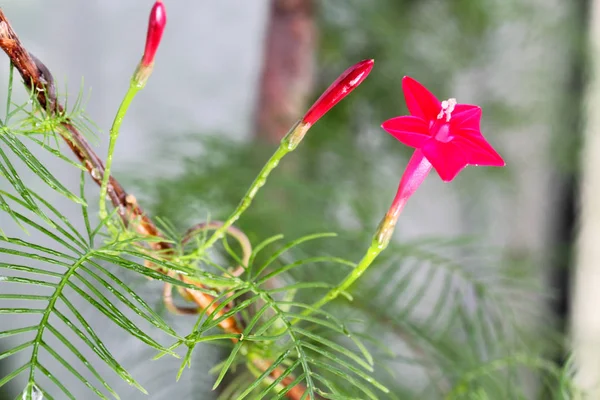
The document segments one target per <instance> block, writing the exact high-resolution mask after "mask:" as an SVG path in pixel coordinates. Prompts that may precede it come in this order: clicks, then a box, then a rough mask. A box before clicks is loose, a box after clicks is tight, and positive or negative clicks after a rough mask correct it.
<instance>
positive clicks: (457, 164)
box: [422, 139, 468, 182]
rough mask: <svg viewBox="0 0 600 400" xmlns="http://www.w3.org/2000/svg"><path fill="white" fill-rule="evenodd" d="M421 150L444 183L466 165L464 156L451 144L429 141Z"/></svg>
mask: <svg viewBox="0 0 600 400" xmlns="http://www.w3.org/2000/svg"><path fill="white" fill-rule="evenodd" d="M422 150H423V154H424V155H425V157H427V159H428V160H429V162H430V163H431V165H433V168H435V170H436V171H437V173H438V174H439V176H440V178H442V180H443V181H444V182H450V181H451V180H452V179H454V178H455V177H456V175H458V173H459V172H460V171H461V170H462V169H463V168H464V167H466V166H467V164H468V162H467V158H466V156H465V155H464V154H463V152H462V151H461V150H460V148H458V147H457V146H455V145H454V144H453V143H452V142H448V143H444V142H440V141H437V140H435V139H430V140H429V141H427V143H425V145H424V146H423V148H422Z"/></svg>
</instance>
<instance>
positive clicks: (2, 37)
mask: <svg viewBox="0 0 600 400" xmlns="http://www.w3.org/2000/svg"><path fill="white" fill-rule="evenodd" d="M0 48H2V50H3V51H4V52H5V53H6V54H7V55H8V57H9V58H10V60H11V62H12V64H13V65H14V67H15V68H16V69H17V71H19V74H20V75H21V77H22V78H23V82H24V84H25V86H26V87H27V88H28V89H29V90H30V91H32V92H33V93H36V98H37V101H38V102H39V104H40V105H41V106H42V108H43V109H44V110H46V112H47V113H48V114H63V113H64V112H65V110H64V107H63V106H62V105H61V104H60V103H59V101H58V98H57V95H56V88H55V85H54V79H53V77H52V74H51V73H50V71H49V70H48V68H47V67H46V66H45V65H44V64H43V63H42V62H41V61H40V60H38V59H37V58H36V57H35V56H34V55H33V54H31V53H29V52H28V51H27V50H26V49H25V48H24V47H23V45H22V44H21V42H20V40H19V38H18V36H17V34H16V33H15V31H14V30H13V29H12V27H11V25H10V23H9V21H8V19H7V18H6V16H5V14H4V12H3V11H2V8H0ZM61 128H62V129H60V130H59V134H60V135H61V137H62V138H63V139H64V141H65V142H66V143H67V145H68V146H69V148H70V149H71V150H72V151H73V153H74V154H75V156H76V157H77V158H78V159H79V161H80V162H81V163H82V164H83V165H84V166H85V168H86V169H87V171H88V172H89V174H90V176H91V178H92V180H93V181H94V182H96V183H97V184H98V185H101V184H102V177H103V175H104V163H103V162H102V160H101V159H100V158H99V157H98V155H97V154H96V153H95V152H94V151H93V150H92V148H91V147H90V145H89V143H88V142H87V140H86V139H85V138H84V137H83V135H82V134H81V133H80V132H79V130H78V129H77V128H76V127H75V125H74V124H73V123H72V122H71V121H69V120H68V119H66V120H65V121H64V122H62V123H61ZM108 196H109V198H110V201H111V203H112V205H113V206H114V207H115V208H116V209H117V213H118V215H119V217H120V218H121V220H122V221H123V223H124V224H125V226H129V227H132V228H133V229H135V231H136V232H138V233H139V234H141V235H142V236H146V237H151V238H163V235H162V234H161V233H160V231H159V230H158V228H157V227H156V225H155V224H154V222H152V220H151V219H150V218H149V217H148V216H147V215H146V214H145V213H144V211H143V210H142V208H141V207H140V206H139V205H138V203H137V201H136V200H135V197H134V196H133V195H130V194H128V193H127V192H126V191H125V189H124V188H123V186H121V184H120V183H119V182H118V181H117V180H116V179H115V178H113V177H112V176H111V177H110V178H109V182H108ZM149 246H150V248H151V249H152V250H154V251H156V252H157V253H158V254H159V255H160V256H162V257H168V256H169V254H171V253H172V250H173V246H172V245H171V243H169V242H168V241H166V240H165V241H160V240H159V241H151V242H150V243H149ZM161 272H162V273H165V274H169V272H167V271H161ZM171 274H172V273H171ZM178 278H179V279H180V280H181V281H183V282H185V283H190V284H193V285H196V286H198V287H202V286H201V285H200V284H199V283H197V282H195V281H193V280H191V279H190V278H187V277H185V276H183V275H180V276H179V277H178ZM169 287H170V286H169ZM183 290H184V291H185V295H186V296H185V297H186V298H188V299H191V300H192V301H194V302H195V303H196V305H197V306H198V307H199V310H201V311H202V312H207V313H211V312H212V311H214V309H215V308H216V307H217V305H218V304H212V305H211V303H212V302H213V300H214V298H213V297H212V296H210V295H208V294H206V293H203V292H200V291H197V290H193V289H189V288H184V289H183ZM165 298H167V296H165ZM169 300H170V298H169ZM221 312H223V311H221ZM217 317H218V316H217ZM219 326H220V327H221V329H223V330H224V331H225V332H228V333H235V334H241V333H242V329H241V328H240V326H239V325H238V323H237V320H236V319H235V318H234V317H230V318H227V319H225V320H224V321H221V322H220V323H219ZM234 341H235V340H234ZM255 363H256V362H255ZM260 363H261V365H260V367H261V368H264V369H263V370H266V369H267V368H268V365H270V363H269V362H268V361H266V360H265V361H263V360H260ZM265 365H266V367H265ZM281 374H282V371H281V369H279V368H277V369H275V370H274V371H273V372H272V373H271V376H272V377H273V378H274V379H276V378H277V377H279V376H281ZM292 381H293V379H292V378H291V377H286V379H284V380H283V381H282V383H283V384H284V385H286V384H290V383H291V382H292ZM304 395H305V388H304V387H302V385H296V386H294V387H293V388H291V389H290V391H289V392H288V393H287V394H286V397H288V398H289V399H292V400H299V399H301V398H303V397H304Z"/></svg>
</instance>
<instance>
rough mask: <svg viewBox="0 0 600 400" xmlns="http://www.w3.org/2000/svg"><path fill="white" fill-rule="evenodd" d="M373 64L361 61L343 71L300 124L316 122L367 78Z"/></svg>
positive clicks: (372, 61) (370, 61)
mask: <svg viewBox="0 0 600 400" xmlns="http://www.w3.org/2000/svg"><path fill="white" fill-rule="evenodd" d="M374 62H375V61H374V60H363V61H361V62H359V63H357V64H354V65H353V66H351V67H350V68H348V69H347V70H345V71H344V72H343V73H342V74H341V75H340V76H339V77H338V78H337V79H336V80H335V82H333V83H332V84H331V85H330V86H329V87H328V88H327V90H326V91H325V92H323V94H322V95H321V97H319V98H318V99H317V101H315V103H314V104H313V105H312V107H311V108H310V109H309V110H308V112H307V113H306V114H305V115H304V118H302V123H304V124H310V125H313V124H314V123H315V122H317V121H318V120H319V118H321V117H322V116H323V115H325V113H326V112H327V111H329V110H330V109H331V108H332V107H333V106H335V105H336V104H337V103H339V102H340V101H341V100H342V99H343V98H344V97H346V96H347V95H348V94H349V93H350V92H351V91H353V90H354V89H355V88H356V87H357V86H358V85H360V84H361V83H362V81H364V80H365V79H366V78H367V76H368V75H369V73H370V72H371V69H373V63H374Z"/></svg>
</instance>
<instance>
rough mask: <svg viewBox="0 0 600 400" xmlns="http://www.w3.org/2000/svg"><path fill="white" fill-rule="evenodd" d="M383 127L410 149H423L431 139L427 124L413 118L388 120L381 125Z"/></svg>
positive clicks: (405, 117)
mask: <svg viewBox="0 0 600 400" xmlns="http://www.w3.org/2000/svg"><path fill="white" fill-rule="evenodd" d="M381 127H382V128H383V129H384V130H385V131H387V132H388V133H389V134H390V135H392V136H393V137H395V138H396V139H398V140H399V141H400V142H402V143H404V144H405V145H407V146H410V147H421V146H423V144H425V142H426V141H427V140H429V139H430V138H431V135H430V134H429V130H428V128H427V122H425V121H423V120H422V119H421V118H417V117H413V116H404V117H396V118H392V119H388V120H387V121H385V122H384V123H383V124H381Z"/></svg>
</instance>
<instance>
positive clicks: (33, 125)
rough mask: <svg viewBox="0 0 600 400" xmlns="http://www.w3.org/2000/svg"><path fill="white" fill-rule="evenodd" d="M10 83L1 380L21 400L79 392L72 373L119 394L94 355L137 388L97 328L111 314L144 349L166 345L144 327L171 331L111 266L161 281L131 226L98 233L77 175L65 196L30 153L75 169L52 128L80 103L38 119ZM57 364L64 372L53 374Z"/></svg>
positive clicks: (3, 141) (4, 141) (3, 150)
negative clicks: (70, 211) (4, 370)
mask: <svg viewBox="0 0 600 400" xmlns="http://www.w3.org/2000/svg"><path fill="white" fill-rule="evenodd" d="M11 86H12V72H11ZM11 89H12V87H11V88H9V99H8V102H7V104H8V107H7V110H6V114H5V118H4V121H2V126H1V130H2V132H1V134H0V177H1V181H0V182H1V184H0V188H1V189H0V208H1V213H2V221H3V224H2V225H3V226H4V227H6V226H7V223H8V222H9V221H10V219H12V221H13V222H14V224H13V225H14V226H13V227H12V228H14V227H16V226H19V227H20V228H21V229H20V230H19V229H12V231H15V232H17V233H18V232H20V234H17V235H8V234H6V233H2V235H0V242H1V244H0V254H1V256H0V259H1V260H2V261H0V320H1V321H2V323H0V339H1V340H0V345H1V348H3V349H5V350H3V351H2V352H1V353H0V360H2V361H3V362H10V363H11V364H12V365H18V367H17V368H15V369H14V370H12V371H11V372H9V373H8V375H6V376H3V377H2V378H0V387H2V386H4V385H6V384H8V383H9V382H11V381H13V380H15V381H16V382H19V383H21V382H24V386H25V389H24V391H23V398H24V399H38V398H41V397H40V396H44V398H49V399H52V398H70V399H75V398H81V397H80V396H76V395H74V394H73V388H72V387H69V386H72V385H70V384H67V383H66V382H67V381H70V382H72V381H73V379H72V378H75V381H79V382H80V384H82V385H84V386H85V387H87V388H88V389H89V391H90V393H93V394H94V395H95V396H97V397H98V398H103V399H105V398H108V396H114V397H115V398H118V395H117V393H116V392H115V390H114V389H113V388H112V387H111V386H110V385H109V384H108V382H107V380H106V379H105V377H104V376H103V375H102V374H101V373H100V372H98V369H97V367H95V365H97V363H98V362H99V361H100V362H103V363H105V364H106V365H107V366H108V367H109V368H110V369H112V370H113V371H114V372H115V373H116V374H117V375H119V376H120V377H121V378H123V379H124V380H125V381H126V382H128V383H130V384H131V385H134V386H135V387H137V388H138V389H139V390H141V391H144V389H143V388H142V386H141V385H140V384H139V383H138V382H137V381H136V380H135V379H134V377H133V376H131V375H130V374H129V373H128V372H127V371H126V370H125V369H124V368H123V367H122V366H121V364H120V363H119V361H118V360H117V358H115V357H114V356H113V354H111V352H110V350H109V349H108V348H107V347H106V346H105V345H104V343H103V341H102V339H101V337H100V336H101V334H99V333H98V329H99V327H100V326H102V323H105V322H106V321H109V322H110V323H113V324H115V325H117V326H119V327H121V328H122V329H123V330H125V331H126V332H128V333H129V334H131V335H133V336H134V337H136V338H137V339H139V340H140V341H141V342H143V343H145V344H147V345H148V346H150V347H152V348H154V349H156V350H158V351H161V352H164V351H167V350H166V349H165V347H164V346H163V345H161V344H160V343H159V342H158V341H157V340H156V339H155V338H153V337H152V336H151V335H150V334H149V333H147V332H146V331H148V330H149V329H148V328H147V327H152V328H154V329H155V330H157V331H162V332H164V333H165V334H166V335H169V336H172V337H178V336H177V334H176V333H175V331H174V330H173V329H172V328H170V327H169V326H168V325H167V324H166V323H165V321H164V320H163V319H162V318H161V317H160V316H159V315H158V314H157V313H156V312H155V311H154V310H153V309H152V308H151V307H150V306H148V304H147V303H146V302H145V301H144V300H143V299H142V298H140V297H139V296H138V295H136V294H135V293H134V292H133V291H132V290H131V289H130V288H129V286H128V285H127V283H125V282H124V281H123V280H122V279H121V278H119V277H118V274H115V273H114V271H113V270H114V268H115V267H119V268H124V269H127V270H131V271H134V272H136V273H142V274H144V275H146V276H149V277H152V278H157V279H167V280H168V279H169V278H168V277H165V276H163V275H162V274H159V273H157V272H155V271H153V270H151V269H148V268H145V267H143V266H142V265H140V264H139V263H137V262H135V261H134V260H135V255H136V254H135V251H133V250H132V249H135V248H136V247H137V245H134V244H135V243H139V242H140V241H142V238H139V237H135V235H132V234H130V233H127V234H124V235H123V236H122V237H120V238H119V237H117V238H110V239H109V240H106V239H105V238H103V237H101V235H102V232H103V222H100V223H97V224H95V223H92V222H91V220H90V216H89V211H88V205H87V200H86V198H85V195H84V185H83V183H84V175H83V172H82V178H81V186H80V190H79V193H73V192H72V191H70V190H69V189H67V188H66V187H65V185H63V184H62V183H61V180H60V179H58V178H57V177H55V176H54V175H53V174H52V173H51V172H50V171H49V170H48V169H47V168H46V167H45V166H44V165H43V164H42V163H41V162H40V161H39V160H38V157H36V155H35V154H34V153H33V152H32V151H31V150H30V147H36V148H37V149H42V150H44V151H46V152H49V153H50V154H51V155H53V156H55V157H56V158H57V159H58V160H60V161H64V162H68V163H69V164H71V165H73V166H74V167H77V168H80V169H81V168H82V167H81V166H80V165H78V164H76V163H74V162H72V161H70V159H69V158H67V157H65V156H64V155H62V154H61V150H60V148H59V147H58V143H59V142H58V140H59V139H60V138H58V137H57V135H56V134H55V133H54V131H55V130H56V129H58V128H59V124H60V123H61V122H62V121H63V120H65V119H67V118H68V119H69V120H70V121H79V119H78V117H79V114H78V109H75V110H74V111H73V112H70V113H69V114H68V115H67V114H66V113H65V114H64V115H58V116H56V117H48V116H44V114H43V113H42V112H41V110H39V109H37V108H36V106H35V102H34V101H29V102H27V103H25V104H23V105H20V106H14V105H13V104H12V103H11V101H10V94H11V93H12V90H11ZM32 99H33V97H32ZM73 171H74V172H76V170H75V169H74V170H73ZM25 173H28V175H29V176H28V178H27V179H26V178H24V177H23V175H24V174H25ZM32 174H33V175H34V177H35V178H37V179H38V180H40V181H41V185H40V184H39V182H38V183H37V186H38V187H41V188H42V190H34V189H32V187H31V185H28V184H27V183H25V182H27V181H28V180H29V181H33V179H31V176H30V175H32ZM35 178H34V179H35ZM48 188H49V189H51V190H53V191H55V192H56V193H58V194H59V195H62V196H63V197H65V198H67V199H68V200H69V201H70V204H71V207H77V208H79V209H80V210H81V221H79V222H80V223H79V225H82V228H81V229H78V228H77V227H76V226H75V224H77V223H76V222H75V221H72V220H71V219H70V218H69V217H67V216H66V215H65V214H64V211H63V212H61V210H59V209H57V208H56V207H54V206H53V205H52V204H51V203H50V202H49V201H48V200H47V195H46V196H44V195H43V194H41V193H42V191H43V190H46V191H47V189H48ZM7 217H8V218H7ZM98 243H101V244H100V245H98ZM127 254H129V255H130V257H128V256H127ZM172 281H173V283H175V284H180V283H179V281H176V280H174V279H172ZM82 302H84V303H85V302H87V303H88V304H89V305H91V306H92V307H93V308H94V309H95V310H97V311H98V312H99V313H100V314H101V315H102V316H103V319H104V321H98V320H95V321H90V319H89V318H88V317H87V316H86V315H85V314H84V313H82V311H81V308H80V304H81V303H82ZM94 358H95V359H94ZM5 359H7V360H5ZM16 360H18V362H19V363H20V365H19V364H18V363H17V361H16ZM61 369H62V370H63V371H64V370H66V371H67V372H68V373H69V374H71V378H70V379H67V378H65V375H64V374H63V373H62V372H61V373H57V370H61ZM51 386H53V387H51ZM86 397H88V395H86Z"/></svg>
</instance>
